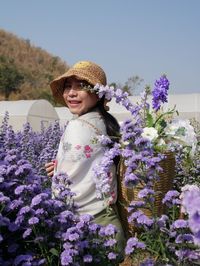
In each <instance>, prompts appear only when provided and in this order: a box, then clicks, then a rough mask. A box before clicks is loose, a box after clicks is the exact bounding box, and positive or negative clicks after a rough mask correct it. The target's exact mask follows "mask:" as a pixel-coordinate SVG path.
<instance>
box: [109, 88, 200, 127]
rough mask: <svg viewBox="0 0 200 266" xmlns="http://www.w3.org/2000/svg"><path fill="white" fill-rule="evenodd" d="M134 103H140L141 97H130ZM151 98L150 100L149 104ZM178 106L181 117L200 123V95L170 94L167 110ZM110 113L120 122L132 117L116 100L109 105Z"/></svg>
mask: <svg viewBox="0 0 200 266" xmlns="http://www.w3.org/2000/svg"><path fill="white" fill-rule="evenodd" d="M129 99H130V100H131V101H132V102H133V103H137V102H140V100H141V97H140V96H138V95H137V96H129ZM150 101H151V98H149V102H150ZM175 105H176V110H178V112H179V115H180V117H182V118H187V119H189V118H195V119H196V120H197V121H199V122H200V93H191V94H170V95H169V97H168V102H167V103H165V104H164V107H165V109H168V108H169V109H171V108H173V107H174V106H175ZM108 106H109V107H110V111H109V112H110V113H111V114H112V115H113V116H115V117H116V118H117V120H118V121H119V122H122V121H123V120H125V119H127V118H129V117H131V114H130V113H129V112H128V111H127V110H126V108H125V107H123V106H122V105H120V104H117V103H116V102H115V100H114V99H112V101H110V102H109V103H108Z"/></svg>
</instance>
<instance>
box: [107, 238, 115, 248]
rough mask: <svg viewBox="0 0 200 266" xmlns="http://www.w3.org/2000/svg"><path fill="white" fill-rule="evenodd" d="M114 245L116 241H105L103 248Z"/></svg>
mask: <svg viewBox="0 0 200 266" xmlns="http://www.w3.org/2000/svg"><path fill="white" fill-rule="evenodd" d="M116 243H117V240H116V239H109V240H106V241H105V243H104V246H105V247H113V246H114V245H115V244H116Z"/></svg>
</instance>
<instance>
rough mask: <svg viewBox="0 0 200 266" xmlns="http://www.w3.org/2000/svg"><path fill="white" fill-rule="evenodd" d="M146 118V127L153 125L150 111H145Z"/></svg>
mask: <svg viewBox="0 0 200 266" xmlns="http://www.w3.org/2000/svg"><path fill="white" fill-rule="evenodd" d="M146 119H147V121H146V123H147V124H146V125H147V127H152V126H153V116H152V115H151V114H150V113H147V116H146Z"/></svg>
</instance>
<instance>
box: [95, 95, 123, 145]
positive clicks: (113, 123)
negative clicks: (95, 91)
mask: <svg viewBox="0 0 200 266" xmlns="http://www.w3.org/2000/svg"><path fill="white" fill-rule="evenodd" d="M104 100H105V98H104V97H102V98H101V99H100V101H98V103H97V106H96V107H97V108H98V110H99V112H100V114H101V115H102V118H103V120H104V123H105V126H106V132H107V134H108V136H109V137H110V138H111V140H113V141H115V142H118V139H119V130H120V126H119V123H118V122H117V119H116V118H115V117H114V116H112V115H111V114H110V113H108V112H107V111H106V109H105V106H104Z"/></svg>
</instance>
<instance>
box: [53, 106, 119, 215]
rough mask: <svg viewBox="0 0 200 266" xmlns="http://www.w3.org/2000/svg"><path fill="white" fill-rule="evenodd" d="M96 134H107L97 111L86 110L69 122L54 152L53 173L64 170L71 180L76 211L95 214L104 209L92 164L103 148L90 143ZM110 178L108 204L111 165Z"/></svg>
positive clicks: (114, 191) (114, 182)
mask: <svg viewBox="0 0 200 266" xmlns="http://www.w3.org/2000/svg"><path fill="white" fill-rule="evenodd" d="M97 134H99V135H107V133H106V127H105V124H104V121H103V119H102V118H101V116H100V114H99V113H98V112H97V111H93V112H89V113H86V114H84V115H82V116H80V117H78V118H76V119H72V120H71V121H69V123H68V125H67V127H66V130H65V132H64V134H63V136H62V138H61V141H60V144H59V148H58V153H57V158H56V159H57V170H56V172H64V173H67V174H68V176H69V178H70V179H71V181H72V185H71V190H72V192H75V194H76V195H75V197H74V200H75V202H76V203H77V204H78V207H79V209H78V212H79V213H80V214H85V213H88V214H91V215H95V214H97V213H99V212H101V211H102V210H103V209H105V208H106V205H105V201H104V200H103V199H99V198H97V197H96V185H95V182H98V180H97V179H96V177H95V176H94V170H93V169H94V166H95V165H97V164H99V163H100V161H101V160H102V157H103V156H104V153H105V147H103V146H102V145H101V144H100V143H99V142H94V139H95V138H96V136H97ZM110 176H111V178H112V180H111V184H112V186H111V187H112V189H111V195H112V198H113V201H112V203H115V202H116V198H117V180H116V174H115V166H114V165H113V166H112V167H111V169H110Z"/></svg>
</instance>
